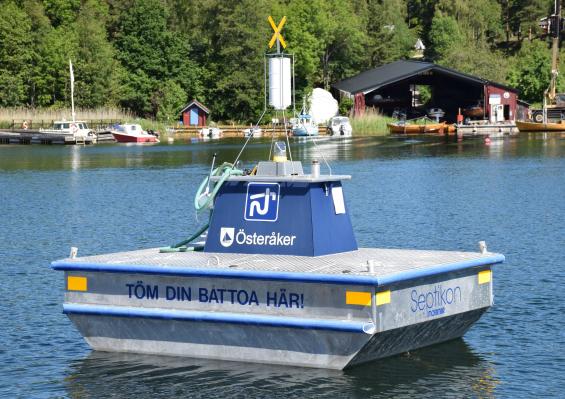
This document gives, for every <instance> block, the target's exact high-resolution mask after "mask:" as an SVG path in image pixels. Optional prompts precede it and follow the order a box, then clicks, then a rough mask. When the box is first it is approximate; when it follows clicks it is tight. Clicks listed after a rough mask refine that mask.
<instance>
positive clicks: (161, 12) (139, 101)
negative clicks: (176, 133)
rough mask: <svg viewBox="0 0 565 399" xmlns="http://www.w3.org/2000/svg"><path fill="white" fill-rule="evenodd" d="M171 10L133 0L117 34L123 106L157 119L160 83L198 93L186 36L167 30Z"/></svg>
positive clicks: (148, 0)
mask: <svg viewBox="0 0 565 399" xmlns="http://www.w3.org/2000/svg"><path fill="white" fill-rule="evenodd" d="M168 16H169V10H168V8H167V7H166V6H165V4H163V3H162V2H161V1H159V0H134V1H133V3H132V4H131V7H129V8H127V9H126V10H125V11H124V13H123V14H122V15H121V18H120V19H119V26H118V27H117V31H116V33H115V36H116V41H115V45H116V48H117V58H118V59H119V61H120V63H121V64H122V66H123V71H122V72H121V82H122V85H123V87H122V90H121V101H120V103H121V104H122V106H125V107H127V108H130V109H132V110H134V111H135V112H137V113H139V114H142V115H148V116H155V115H156V114H157V108H156V107H155V103H154V102H152V101H151V99H152V98H153V96H154V94H155V93H156V92H157V91H158V90H160V89H159V86H160V83H161V82H164V81H166V80H167V79H172V80H174V81H175V82H177V83H178V84H179V85H180V86H181V87H183V88H184V89H185V90H192V91H193V92H195V93H197V92H198V90H200V86H199V74H200V71H199V68H198V66H197V65H196V64H195V63H193V62H192V61H191V60H190V58H189V55H190V47H189V46H188V43H187V41H186V38H185V37H184V35H182V34H180V33H177V32H173V31H172V30H170V29H169V28H168V25H167V19H168Z"/></svg>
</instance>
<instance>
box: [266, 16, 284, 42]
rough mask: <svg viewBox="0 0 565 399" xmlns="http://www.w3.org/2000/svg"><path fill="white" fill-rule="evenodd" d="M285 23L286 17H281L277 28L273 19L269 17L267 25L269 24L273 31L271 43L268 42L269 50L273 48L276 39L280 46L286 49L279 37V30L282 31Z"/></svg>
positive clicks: (280, 36) (281, 38)
mask: <svg viewBox="0 0 565 399" xmlns="http://www.w3.org/2000/svg"><path fill="white" fill-rule="evenodd" d="M285 22H286V16H285V17H282V19H281V22H280V23H279V26H277V25H275V21H273V18H272V17H271V16H270V15H269V23H270V24H271V27H272V28H273V30H274V31H275V33H273V37H271V41H270V42H269V48H271V47H273V45H274V44H275V41H276V40H277V38H278V39H279V42H281V44H282V46H283V47H284V48H286V42H285V41H284V39H283V37H282V35H281V29H282V27H283V25H284V23H285Z"/></svg>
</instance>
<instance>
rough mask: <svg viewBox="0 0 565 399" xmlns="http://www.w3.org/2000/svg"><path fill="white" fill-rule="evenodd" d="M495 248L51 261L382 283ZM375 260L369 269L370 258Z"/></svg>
mask: <svg viewBox="0 0 565 399" xmlns="http://www.w3.org/2000/svg"><path fill="white" fill-rule="evenodd" d="M502 261H504V256H503V255H500V254H495V253H488V252H487V253H480V252H456V251H429V250H407V249H377V248H360V249H358V250H356V251H351V252H343V253H339V254H333V255H325V256H318V257H307V256H290V255H262V254H261V255H253V254H222V253H210V252H175V253H160V252H159V249H158V248H152V249H144V250H137V251H131V252H118V253H112V254H105V255H96V256H86V257H77V258H74V259H70V258H69V259H64V260H61V261H57V262H54V263H53V267H54V268H56V269H58V268H60V269H64V270H92V271H109V272H114V273H116V272H122V273H128V272H133V273H149V274H162V273H164V274H173V275H208V276H216V277H228V278H229V277H239V278H245V277H249V278H260V279H285V280H286V279H291V280H303V281H327V282H335V283H338V282H343V283H346V282H351V283H356V284H363V283H364V284H375V283H376V284H386V283H393V282H398V281H403V280H407V279H410V278H417V277H423V276H426V275H434V274H439V273H444V272H449V271H456V270H461V269H466V268H469V267H474V266H482V265H489V264H495V263H500V262H502ZM369 262H372V263H373V270H372V271H369V267H368V264H369Z"/></svg>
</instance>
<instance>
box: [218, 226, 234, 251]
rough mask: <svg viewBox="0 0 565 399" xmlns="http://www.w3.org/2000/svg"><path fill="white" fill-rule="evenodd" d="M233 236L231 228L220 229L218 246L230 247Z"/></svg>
mask: <svg viewBox="0 0 565 399" xmlns="http://www.w3.org/2000/svg"><path fill="white" fill-rule="evenodd" d="M234 235H235V228H233V227H222V228H221V229H220V244H222V246H223V247H226V248H227V247H231V245H232V244H233V238H234Z"/></svg>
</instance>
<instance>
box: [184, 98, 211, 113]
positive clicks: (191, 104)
mask: <svg viewBox="0 0 565 399" xmlns="http://www.w3.org/2000/svg"><path fill="white" fill-rule="evenodd" d="M193 105H196V106H197V107H198V108H200V109H201V110H202V111H204V112H206V113H207V114H209V113H210V110H209V109H208V108H206V107H205V106H204V105H203V104H202V103H201V102H200V101H198V100H196V99H193V100H192V101H191V102H189V103H188V104H187V105H185V107H184V108H183V109H181V111H180V113H181V114H182V113H183V112H184V111H186V110H187V109H189V108H190V107H192V106H193Z"/></svg>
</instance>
